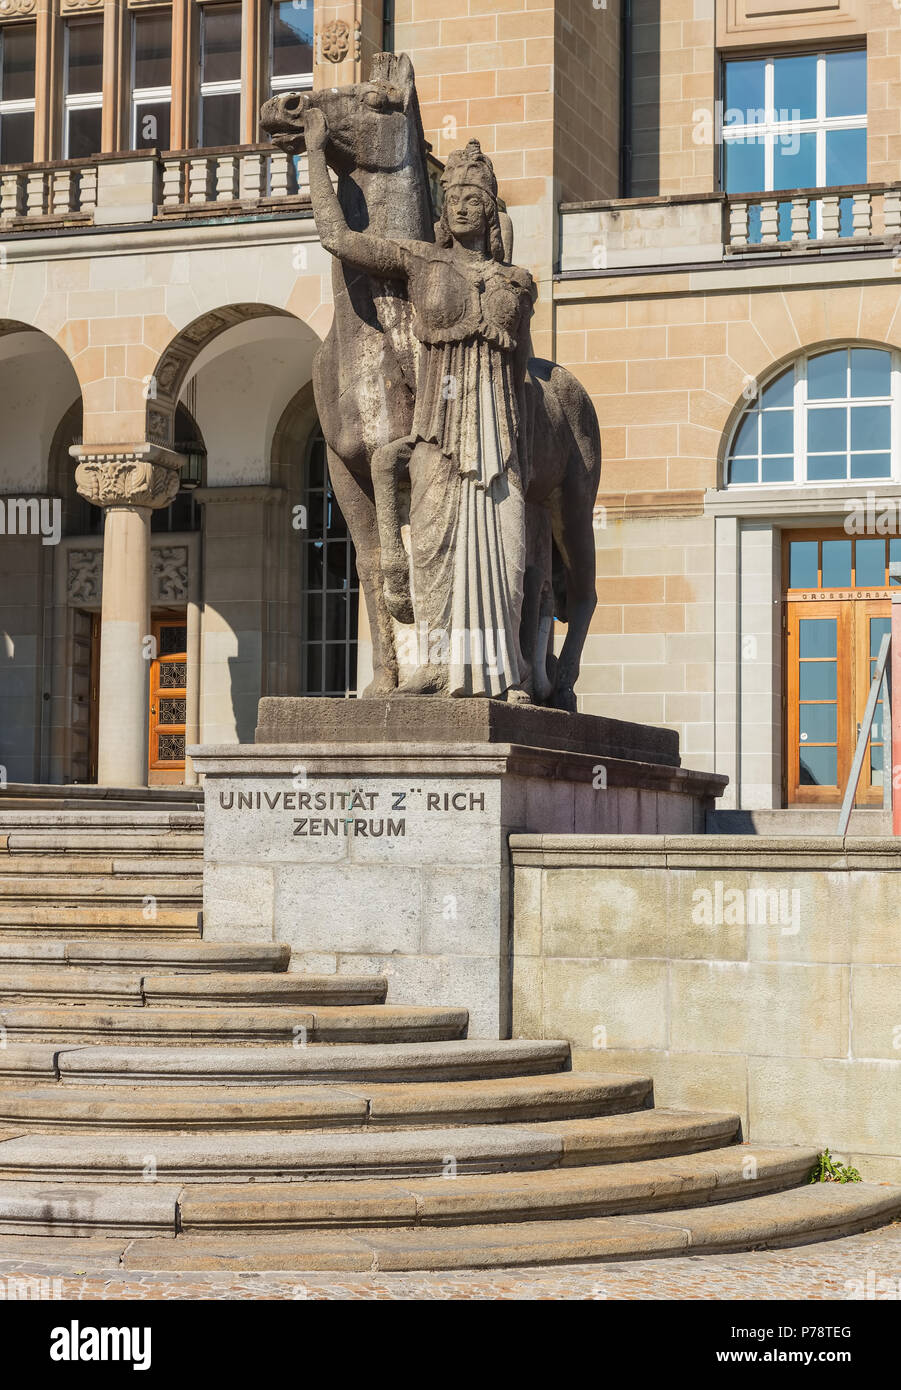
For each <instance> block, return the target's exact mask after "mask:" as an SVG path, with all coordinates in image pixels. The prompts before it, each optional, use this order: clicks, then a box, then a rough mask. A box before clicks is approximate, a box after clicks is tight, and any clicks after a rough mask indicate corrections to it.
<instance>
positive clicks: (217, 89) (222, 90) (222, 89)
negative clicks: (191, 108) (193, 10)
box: [197, 0, 244, 150]
mask: <svg viewBox="0 0 901 1390" xmlns="http://www.w3.org/2000/svg"><path fill="white" fill-rule="evenodd" d="M228 6H230V7H233V8H237V9H238V11H239V12H240V14H241V40H240V52H239V59H238V76H237V77H229V78H225V79H221V80H218V81H214V82H204V80H203V69H204V61H205V56H206V24H207V13H208V11H209V10H212V9H217V10H218V9H222V8H226V7H228ZM199 8H200V30H199V34H198V50H197V51H198V61H199V82H198V86H197V92H198V102H197V147H198V149H201V150H202V149H204V148H206V146H205V145H204V133H203V103H204V100H205V98H206V97H218V96H237V97H238V98H239V101H240V100H242V99H243V93H244V71H243V68H244V22H243V10H244V6H243V3H241V0H227V4H226V5H219V4H215V3H211V0H208V3H205V4H201V5H200V6H199ZM240 119H241V118H240V116H239V118H238V126H239V128H238V139H237V140H236V141H235V144H238V145H239V144H240V143H241V130H240ZM209 148H211V149H214V148H219V147H218V146H209Z"/></svg>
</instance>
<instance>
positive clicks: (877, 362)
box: [851, 348, 892, 396]
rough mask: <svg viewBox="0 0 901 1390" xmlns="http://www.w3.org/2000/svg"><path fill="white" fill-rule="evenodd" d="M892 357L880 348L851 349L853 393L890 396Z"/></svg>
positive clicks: (855, 394)
mask: <svg viewBox="0 0 901 1390" xmlns="http://www.w3.org/2000/svg"><path fill="white" fill-rule="evenodd" d="M891 392H892V359H891V355H890V354H889V353H887V352H880V351H879V349H878V348H852V349H851V395H852V396H890V395H891Z"/></svg>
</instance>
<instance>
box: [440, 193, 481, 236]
mask: <svg viewBox="0 0 901 1390" xmlns="http://www.w3.org/2000/svg"><path fill="white" fill-rule="evenodd" d="M444 202H445V209H446V215H447V225H448V227H449V228H450V230H451V232H452V233H453V235H454V236H455V237H466V238H467V239H468V238H470V237H472V236H475V235H481V236H483V237H484V235H485V233H486V232H487V230H488V218H487V217H486V215H485V201H484V199H483V197H482V195H481V193H480V192H479V190H478V189H477V188H452V189H450V191H449V192H448V194H447V197H446V198H445V200H444Z"/></svg>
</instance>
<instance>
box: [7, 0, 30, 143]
mask: <svg viewBox="0 0 901 1390" xmlns="http://www.w3.org/2000/svg"><path fill="white" fill-rule="evenodd" d="M34 52H35V25H34V24H11V25H9V27H8V28H4V30H3V34H2V36H0V53H2V57H3V64H2V80H0V99H2V100H3V101H31V100H32V98H33V97H34V64H35V57H34ZM29 158H30V156H29Z"/></svg>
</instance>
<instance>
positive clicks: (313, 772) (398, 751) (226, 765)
mask: <svg viewBox="0 0 901 1390" xmlns="http://www.w3.org/2000/svg"><path fill="white" fill-rule="evenodd" d="M188 754H189V756H190V757H191V759H192V761H193V764H194V767H195V768H196V770H197V771H198V772H201V773H204V774H205V775H209V774H211V773H212V774H216V775H219V776H226V777H261V776H267V775H270V774H281V775H283V776H285V775H291V774H294V773H295V772H296V769H297V768H298V767H301V766H302V767H303V769H304V771H305V773H306V775H307V776H308V777H327V776H340V777H347V778H350V779H353V780H354V781H359V780H360V778H361V777H365V776H371V775H373V774H380V775H390V774H398V775H400V774H404V775H407V774H411V775H412V774H415V775H416V776H420V777H429V776H431V777H503V776H511V775H512V776H520V777H540V778H544V779H546V780H548V781H552V782H581V783H588V784H593V783H594V780H595V778H596V776H597V773H598V769H599V768H600V767H602V768H603V770H604V773H605V776H606V786H607V788H614V787H631V788H635V789H636V790H647V791H664V792H666V791H669V792H677V793H681V794H684V795H688V796H694V797H701V798H705V799H712V798H714V797H717V796H721V795H722V793H723V791H724V789H725V787H726V785H727V782H728V778H726V777H724V776H721V775H720V774H718V773H712V772H694V771H693V770H692V769H690V768H684V767H673V766H671V765H669V764H666V763H651V762H641V761H633V760H631V759H625V758H609V757H604V755H603V754H593V755H589V754H587V753H574V752H566V751H558V750H554V749H549V748H533V747H523V746H521V745H517V744H509V743H495V744H485V743H483V744H465V743H461V744H459V745H457V746H448V745H447V744H444V743H434V744H431V743H393V744H381V745H380V744H369V743H361V744H354V743H340V744H328V743H323V744H315V743H313V744H310V743H295V744H287V743H283V744H215V745H212V746H211V745H203V746H200V747H192V748H189V749H188ZM599 794H600V795H602V794H603V792H602V791H601V790H600V789H599ZM617 838H619V837H617ZM652 838H654V837H652Z"/></svg>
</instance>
